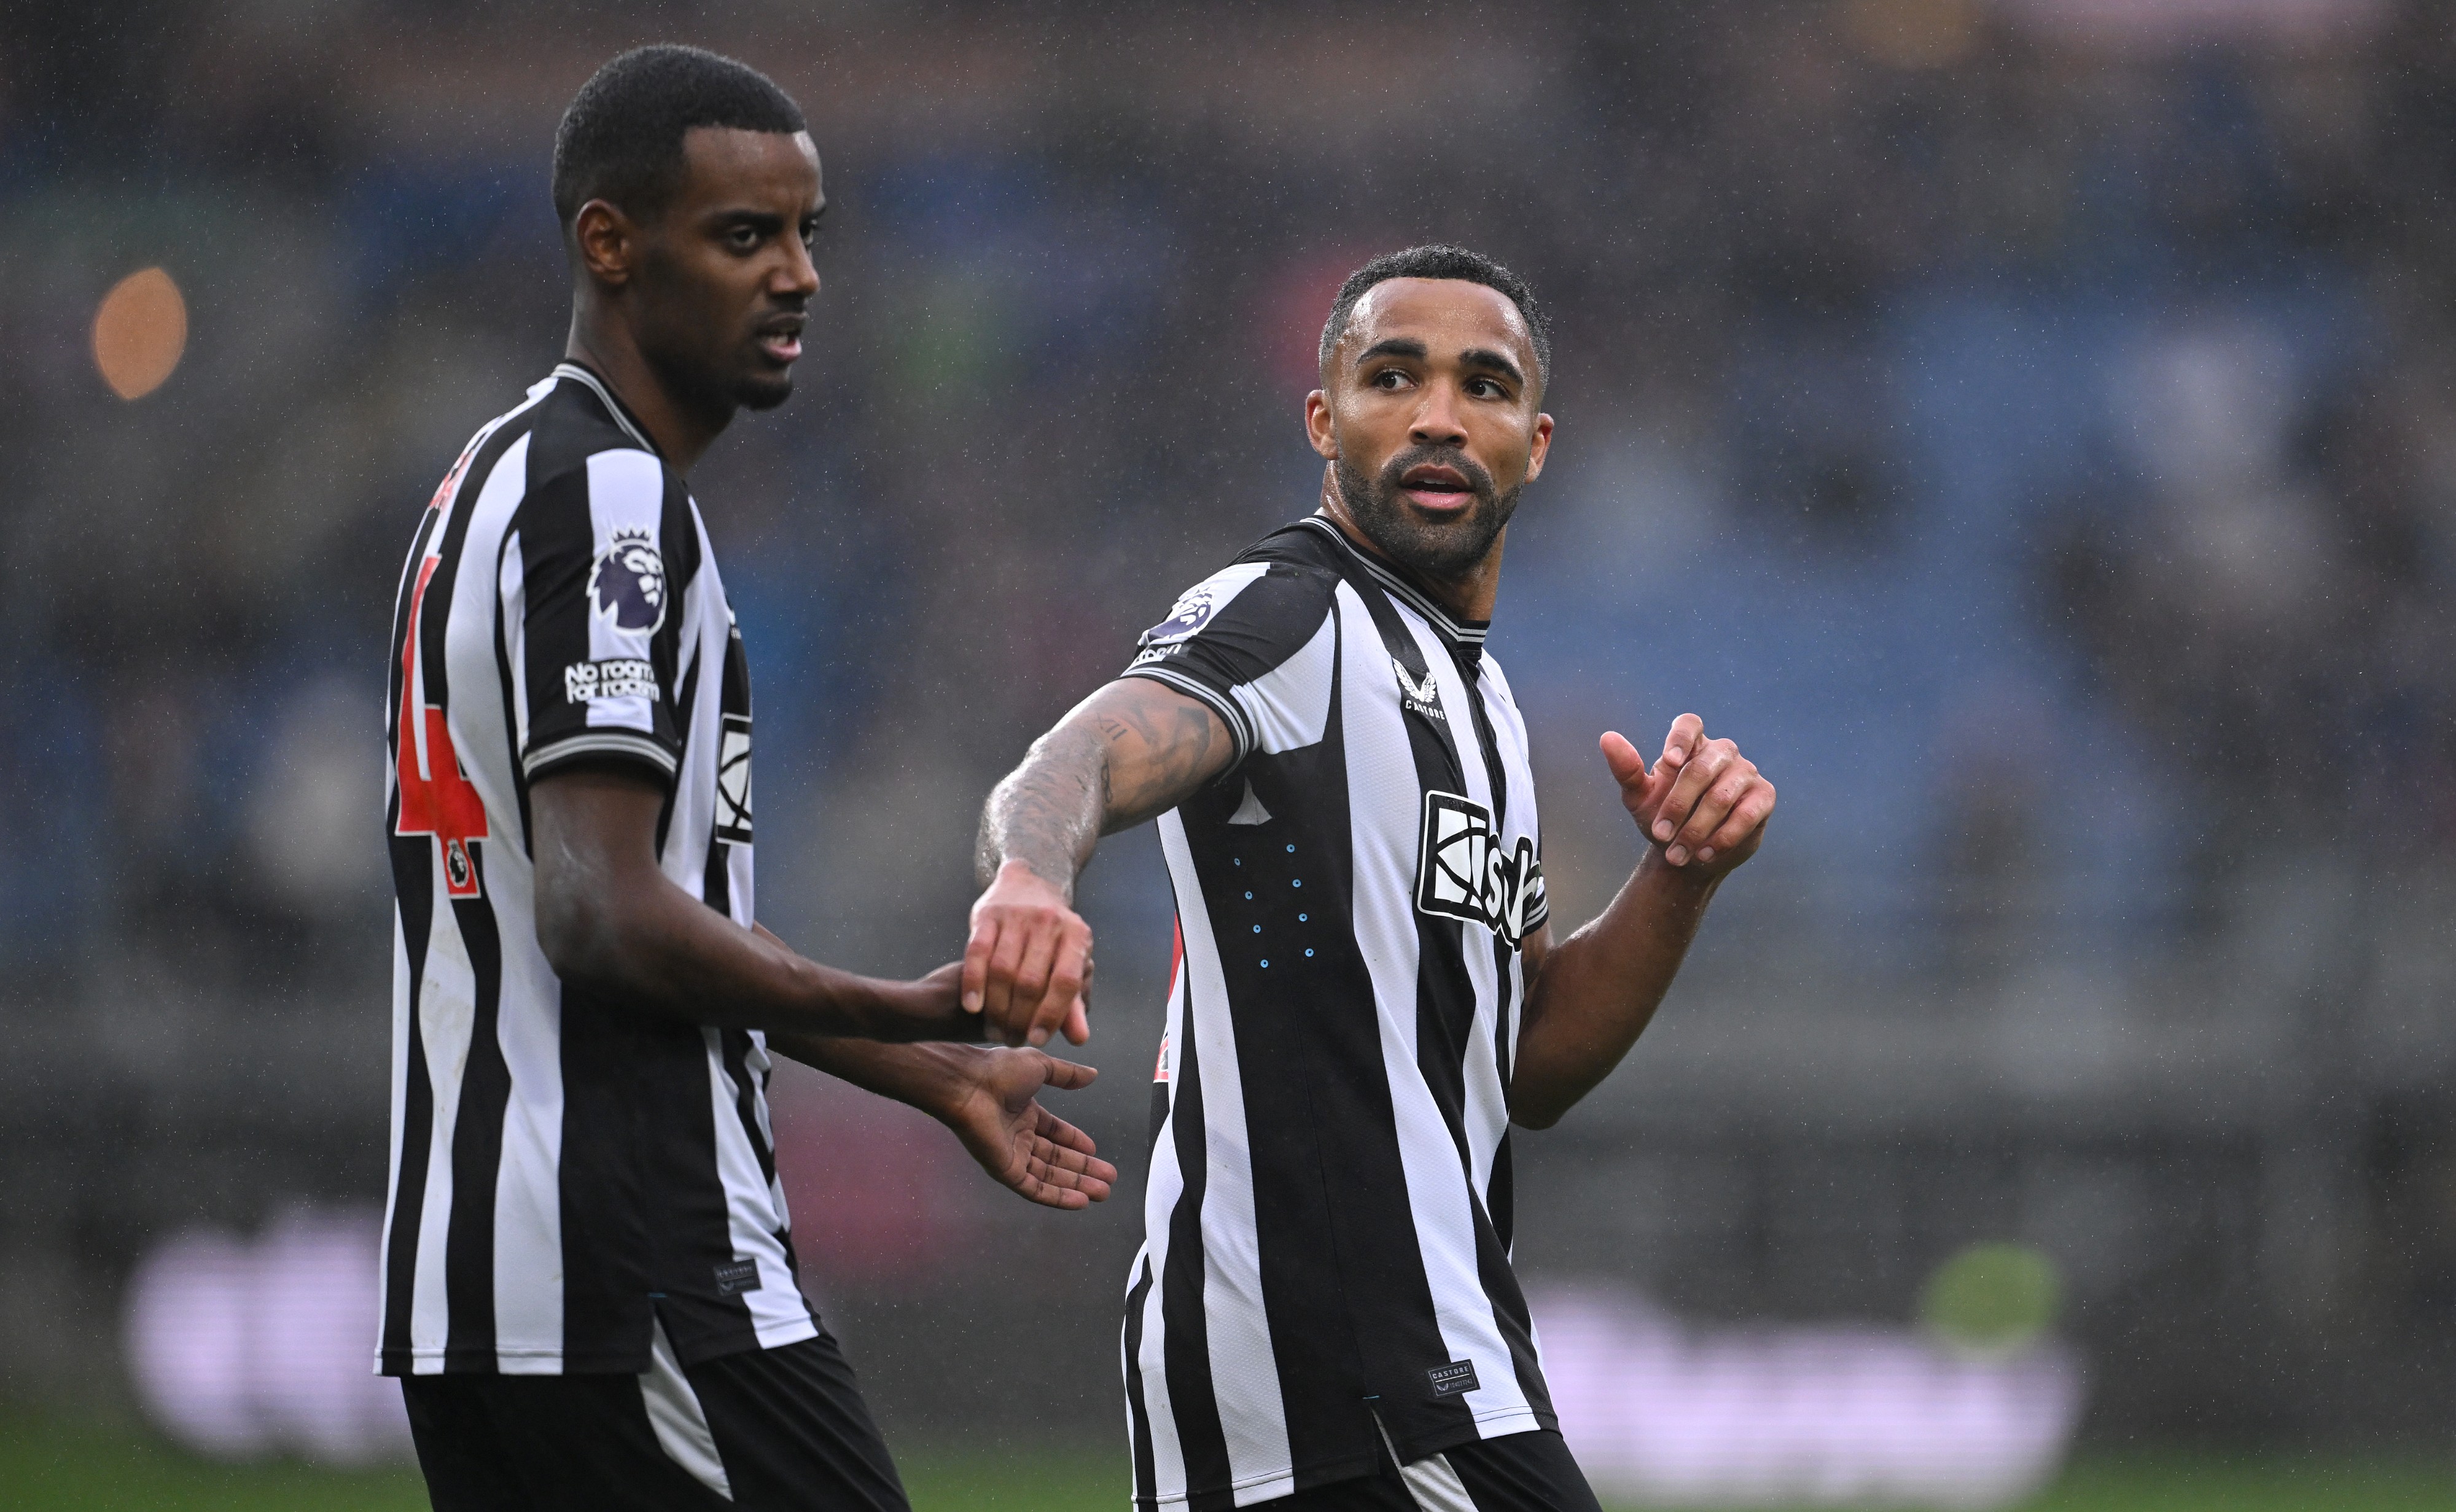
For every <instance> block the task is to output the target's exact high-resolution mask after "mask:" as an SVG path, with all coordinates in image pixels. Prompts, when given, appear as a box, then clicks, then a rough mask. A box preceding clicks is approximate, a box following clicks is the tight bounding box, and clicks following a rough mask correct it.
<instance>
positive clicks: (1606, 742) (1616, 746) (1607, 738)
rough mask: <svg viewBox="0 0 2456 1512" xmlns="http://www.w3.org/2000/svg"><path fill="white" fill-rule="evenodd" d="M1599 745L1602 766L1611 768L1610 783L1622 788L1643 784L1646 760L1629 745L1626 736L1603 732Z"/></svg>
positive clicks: (1609, 731)
mask: <svg viewBox="0 0 2456 1512" xmlns="http://www.w3.org/2000/svg"><path fill="white" fill-rule="evenodd" d="M1601 745H1602V746H1603V751H1604V765H1605V766H1608V767H1610V768H1611V774H1612V781H1614V782H1616V783H1618V784H1620V785H1621V786H1622V787H1639V786H1641V785H1643V784H1644V783H1645V781H1646V758H1645V757H1643V756H1641V755H1639V754H1638V753H1637V747H1636V746H1633V745H1631V744H1630V743H1629V739H1628V737H1627V736H1626V735H1624V734H1622V733H1621V732H1620V731H1618V730H1616V729H1607V730H1606V731H1604V738H1603V740H1602V742H1601Z"/></svg>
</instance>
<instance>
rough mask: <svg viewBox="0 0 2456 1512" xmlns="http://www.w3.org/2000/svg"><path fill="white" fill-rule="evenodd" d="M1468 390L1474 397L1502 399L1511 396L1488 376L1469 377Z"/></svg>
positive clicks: (1467, 381)
mask: <svg viewBox="0 0 2456 1512" xmlns="http://www.w3.org/2000/svg"><path fill="white" fill-rule="evenodd" d="M1466 391H1467V393H1468V394H1469V395H1470V396H1472V397H1473V398H1480V399H1500V398H1508V397H1509V395H1508V393H1507V391H1505V390H1504V389H1503V388H1502V386H1501V385H1500V384H1499V383H1497V382H1494V381H1493V380H1492V379H1491V378H1469V379H1467V380H1466Z"/></svg>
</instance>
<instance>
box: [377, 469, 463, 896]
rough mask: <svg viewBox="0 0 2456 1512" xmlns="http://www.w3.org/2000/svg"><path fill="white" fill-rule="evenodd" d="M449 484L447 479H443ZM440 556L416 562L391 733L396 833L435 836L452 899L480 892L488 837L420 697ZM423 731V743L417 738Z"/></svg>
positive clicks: (444, 735)
mask: <svg viewBox="0 0 2456 1512" xmlns="http://www.w3.org/2000/svg"><path fill="white" fill-rule="evenodd" d="M446 481H447V484H448V482H449V480H446ZM439 561H440V558H436V557H429V558H427V559H426V560H425V561H424V562H420V564H419V568H418V587H417V588H416V590H415V591H413V592H412V593H411V595H410V600H409V630H408V633H407V635H406V636H405V637H404V638H403V639H402V641H401V644H400V727H399V734H398V735H397V736H396V737H395V745H396V746H398V747H399V758H398V760H397V761H396V763H395V767H396V771H397V774H398V776H399V780H400V823H399V825H398V826H396V827H395V828H394V830H393V832H394V833H395V834H399V835H433V836H434V837H435V843H436V845H437V846H439V847H440V848H441V849H442V853H443V890H444V892H445V893H446V894H448V895H449V896H452V897H456V898H474V897H476V896H478V894H479V891H480V889H479V886H478V868H477V864H476V862H475V860H474V859H473V858H472V857H471V855H470V852H469V846H470V843H471V842H473V841H479V840H483V839H485V838H486V803H485V800H484V799H482V798H481V797H480V796H479V795H478V789H477V788H476V787H472V786H470V783H469V777H468V774H467V773H466V772H464V771H462V770H461V753H460V752H459V751H457V750H455V749H454V748H453V746H452V731H451V729H450V727H449V726H448V725H446V724H445V722H444V718H443V711H442V710H441V709H440V708H437V707H435V706H434V705H430V704H425V703H422V702H420V699H419V696H418V692H419V687H418V676H417V673H418V643H419V633H418V628H419V621H420V617H421V616H422V614H423V613H424V611H425V608H426V584H427V582H428V581H429V580H430V579H432V578H433V577H434V576H435V567H436V563H437V562H439ZM421 734H422V735H423V736H424V737H425V739H424V740H423V741H422V742H421V741H420V739H419V737H420V735H421ZM421 745H422V746H424V749H425V752H426V761H425V765H426V770H425V771H423V772H421V771H420V770H419V750H420V746H421Z"/></svg>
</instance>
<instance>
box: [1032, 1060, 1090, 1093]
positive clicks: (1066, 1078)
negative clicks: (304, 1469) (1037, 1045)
mask: <svg viewBox="0 0 2456 1512" xmlns="http://www.w3.org/2000/svg"><path fill="white" fill-rule="evenodd" d="M1040 1071H1041V1079H1042V1080H1043V1081H1045V1082H1046V1083H1047V1084H1048V1085H1050V1086H1052V1087H1054V1088H1056V1089H1057V1090H1058V1091H1059V1092H1080V1091H1082V1090H1083V1089H1084V1088H1086V1087H1089V1086H1090V1085H1092V1084H1093V1083H1094V1082H1095V1081H1098V1080H1099V1079H1100V1073H1099V1072H1098V1071H1097V1070H1095V1068H1093V1067H1090V1066H1084V1065H1078V1064H1077V1063H1075V1062H1074V1061H1071V1060H1059V1059H1058V1058H1057V1057H1056V1056H1054V1055H1043V1056H1041V1057H1040Z"/></svg>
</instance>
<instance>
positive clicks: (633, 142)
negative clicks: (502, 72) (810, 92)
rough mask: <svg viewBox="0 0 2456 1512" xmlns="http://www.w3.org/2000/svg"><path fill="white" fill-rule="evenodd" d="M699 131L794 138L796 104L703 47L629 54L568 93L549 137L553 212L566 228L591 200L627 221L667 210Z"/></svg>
mask: <svg viewBox="0 0 2456 1512" xmlns="http://www.w3.org/2000/svg"><path fill="white" fill-rule="evenodd" d="M695 126H721V127H729V128H732V129H734V130H738V131H746V132H778V133H788V134H789V133H794V132H799V131H802V130H804V129H805V125H804V122H803V120H802V108H801V107H800V106H798V105H796V104H794V103H793V98H792V96H791V95H789V94H787V93H786V92H784V91H783V90H781V89H778V88H777V87H776V84H775V81H774V80H772V79H770V78H768V77H767V75H766V74H765V73H762V72H759V71H758V70H757V69H754V68H752V67H750V66H749V65H748V64H747V63H738V62H736V61H734V60H733V59H731V58H728V57H725V56H723V55H721V54H719V53H715V52H710V51H706V50H705V49H702V48H686V47H680V46H675V45H672V44H661V45H659V46H656V47H645V48H635V49H633V50H632V51H628V52H624V53H622V54H621V55H619V56H617V57H615V58H614V59H612V60H611V61H609V62H608V63H607V64H606V65H605V66H604V68H602V69H599V70H598V71H597V72H596V74H595V75H594V76H593V77H591V78H590V79H589V81H588V82H587V83H585V84H583V85H582V86H581V87H580V92H579V93H578V94H576V95H573V96H572V100H571V106H570V108H569V109H568V110H565V111H564V112H563V124H562V125H561V126H559V127H557V128H556V129H555V133H554V213H555V216H556V218H557V219H558V220H560V221H561V222H562V224H563V229H564V231H566V232H568V231H569V230H570V229H571V223H572V218H573V217H574V216H576V215H579V214H580V207H581V206H583V205H584V204H586V203H588V202H589V201H590V200H592V199H603V200H605V201H607V202H609V203H611V204H615V205H619V206H621V207H622V208H623V210H624V213H625V214H627V215H633V216H651V215H656V214H657V213H658V212H659V211H660V210H663V209H664V208H665V203H666V201H667V200H668V199H670V198H671V196H672V195H673V194H674V193H675V192H676V191H677V190H679V189H680V188H681V187H682V182H683V170H684V160H683V137H684V136H685V134H686V133H688V132H689V131H690V130H691V128H693V127H695Z"/></svg>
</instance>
